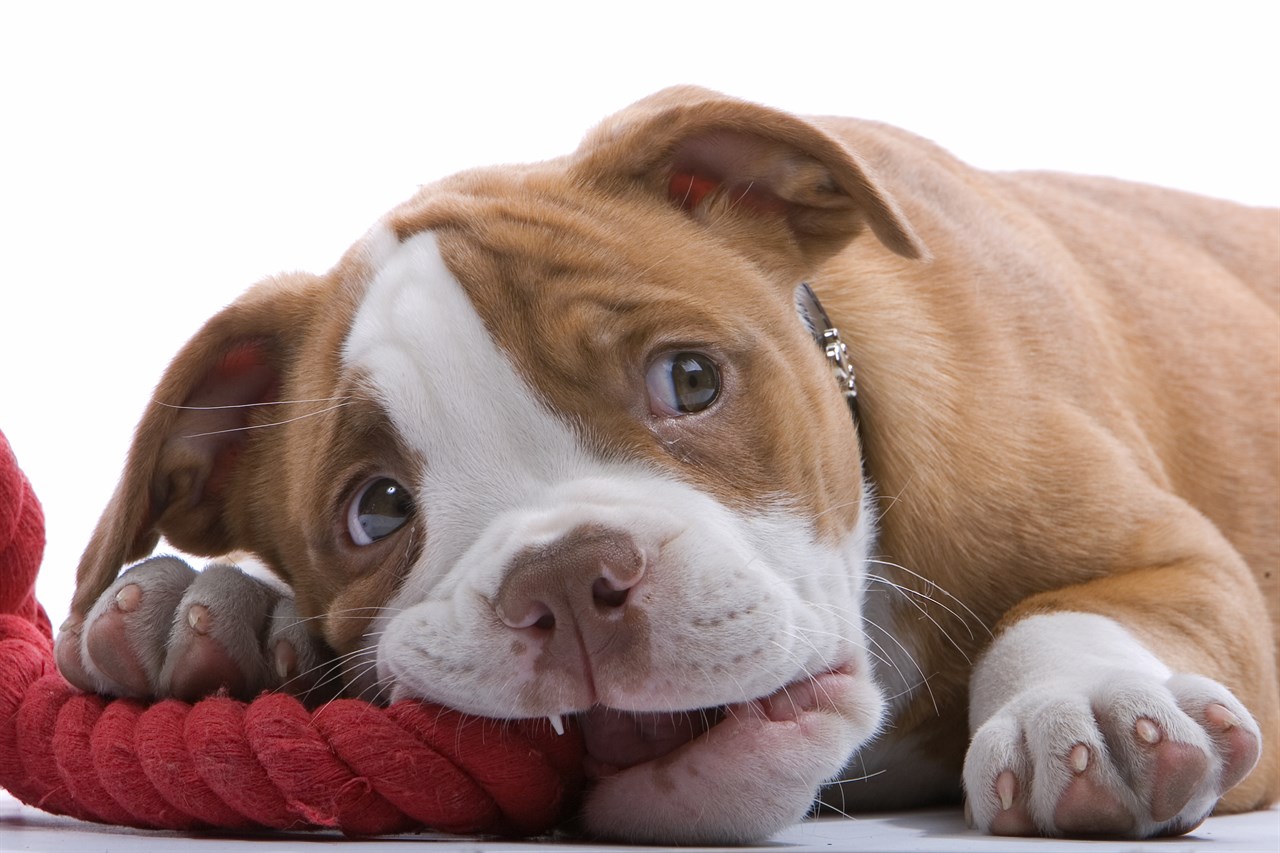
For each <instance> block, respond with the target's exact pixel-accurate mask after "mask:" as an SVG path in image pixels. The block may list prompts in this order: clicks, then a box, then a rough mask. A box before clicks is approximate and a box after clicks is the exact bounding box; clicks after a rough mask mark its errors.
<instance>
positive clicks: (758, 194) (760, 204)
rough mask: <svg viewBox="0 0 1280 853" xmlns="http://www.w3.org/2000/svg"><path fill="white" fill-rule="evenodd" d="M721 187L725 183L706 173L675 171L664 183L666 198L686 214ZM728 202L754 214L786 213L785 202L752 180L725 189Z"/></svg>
mask: <svg viewBox="0 0 1280 853" xmlns="http://www.w3.org/2000/svg"><path fill="white" fill-rule="evenodd" d="M723 186H724V182H723V181H720V180H719V179H716V178H712V177H710V176H708V175H701V174H695V173H693V172H684V171H678V172H676V173H675V174H673V175H672V176H671V181H670V183H669V184H668V185H667V197H668V198H670V199H671V201H672V202H673V203H675V204H676V205H677V206H678V207H680V208H681V209H682V210H684V211H685V212H686V213H692V212H693V211H694V210H696V209H697V208H698V205H700V204H702V202H703V200H704V199H706V197H707V196H708V195H709V194H711V193H713V192H715V191H716V190H719V189H720V188H721V187H723ZM725 193H726V197H727V198H728V200H729V202H730V203H731V204H734V205H737V206H740V207H745V208H747V209H748V210H752V211H755V212H757V213H769V214H777V215H781V214H784V213H786V212H787V203H786V202H785V201H783V200H782V199H780V198H778V196H776V195H774V194H773V192H772V191H770V190H769V188H768V187H766V186H764V185H757V184H756V183H755V182H747V183H744V184H737V185H734V186H732V187H729V188H728V189H727V190H725Z"/></svg>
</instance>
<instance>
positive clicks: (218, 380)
mask: <svg viewBox="0 0 1280 853" xmlns="http://www.w3.org/2000/svg"><path fill="white" fill-rule="evenodd" d="M276 381H277V377H276V372H275V370H274V369H273V368H272V367H271V366H270V364H268V362H267V356H266V349H265V347H264V346H263V345H262V343H261V342H259V341H245V342H243V343H239V344H236V345H235V346H233V347H231V348H230V349H228V350H227V351H226V353H224V354H223V356H222V358H220V359H218V362H217V363H216V364H215V365H214V367H213V369H212V370H210V371H209V375H208V376H207V377H205V380H204V382H202V383H201V384H200V386H199V387H198V388H196V390H195V392H194V393H192V395H191V397H190V398H189V399H188V400H187V401H186V405H189V406H252V405H254V404H255V403H265V402H267V401H269V400H270V399H271V398H272V397H273V396H274V391H275V386H276Z"/></svg>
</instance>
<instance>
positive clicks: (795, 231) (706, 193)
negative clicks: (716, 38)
mask: <svg viewBox="0 0 1280 853" xmlns="http://www.w3.org/2000/svg"><path fill="white" fill-rule="evenodd" d="M578 158H579V159H578V162H579V166H580V168H582V169H584V172H585V174H586V175H588V176H594V177H599V176H606V178H608V179H614V180H616V179H617V178H623V179H627V180H633V181H640V182H642V183H643V184H644V185H645V187H646V189H647V190H648V191H650V192H653V193H659V194H662V195H665V196H666V197H667V199H668V200H669V201H670V203H672V204H674V205H676V206H677V207H680V208H683V209H684V210H685V211H687V212H689V213H690V214H691V215H694V216H695V217H699V218H701V216H702V215H703V213H704V212H705V211H706V210H707V207H708V206H709V205H711V204H715V203H720V204H727V205H729V206H731V207H733V208H735V209H737V210H739V211H746V212H748V213H751V214H758V215H759V216H762V217H773V218H776V219H778V220H780V221H781V222H782V223H783V224H785V226H786V227H787V228H788V229H789V231H790V236H791V238H792V239H793V241H794V244H795V245H796V247H797V248H798V249H799V250H800V252H801V254H802V256H803V261H804V262H805V263H806V264H813V263H816V262H818V261H821V260H823V259H825V258H826V257H828V256H830V255H831V254H833V253H835V252H836V251H838V250H839V249H841V248H842V247H843V246H844V245H845V244H846V243H848V242H849V241H850V240H852V239H853V238H854V237H856V236H857V235H858V233H859V232H860V231H861V230H862V229H863V228H864V226H865V227H869V228H870V229H871V231H872V233H874V234H875V236H876V237H877V238H878V239H879V240H880V242H881V243H883V244H884V245H885V246H886V247H887V248H888V249H890V250H891V251H893V252H895V253H897V254H899V255H901V256H903V257H905V258H910V259H919V258H923V257H924V256H925V254H926V251H925V249H924V247H923V246H922V245H921V243H920V240H919V238H918V237H917V236H916V234H915V232H914V231H913V230H912V228H911V226H910V224H909V223H908V222H907V219H906V217H905V216H904V215H903V214H902V211H901V210H900V209H899V208H898V205H897V203H896V202H894V200H893V199H892V197H891V196H890V195H889V194H888V193H887V192H885V190H884V189H882V188H881V187H880V186H879V184H878V183H877V181H876V180H875V178H874V177H873V176H872V174H871V172H870V170H869V169H868V168H867V167H866V166H865V165H864V164H862V163H861V162H860V161H859V159H858V157H857V155H856V154H855V153H854V152H853V151H850V150H849V148H848V147H847V146H846V145H845V144H844V143H842V142H840V141H839V140H838V139H836V138H835V137H833V136H831V135H829V134H827V133H825V132H824V131H823V130H821V129H820V128H819V127H817V126H816V125H814V124H812V123H810V122H807V121H805V120H803V119H801V118H798V117H796V116H794V115H790V114H788V113H785V112H780V111H778V110H773V109H769V108H767V107H763V106H759V105H757V104H752V103H749V102H746V101H741V100H737V99H735V98H730V97H727V96H725V95H720V94H718V93H716V92H711V91H708V90H706V89H700V88H697V87H692V86H680V87H675V88H671V89H666V90H663V91H662V92H659V93H657V94H656V95H652V96H650V97H648V98H645V99H644V100H642V101H639V102H638V103H636V104H634V105H633V106H631V107H629V108H627V109H626V110H623V111H622V112H620V113H618V114H617V115H615V116H613V117H611V118H609V119H606V120H605V121H604V122H603V123H601V124H600V125H599V126H598V127H597V128H596V129H595V130H594V131H592V132H591V133H590V134H589V135H588V136H587V138H586V139H585V140H584V141H583V143H582V146H581V147H580V149H579V151H578Z"/></svg>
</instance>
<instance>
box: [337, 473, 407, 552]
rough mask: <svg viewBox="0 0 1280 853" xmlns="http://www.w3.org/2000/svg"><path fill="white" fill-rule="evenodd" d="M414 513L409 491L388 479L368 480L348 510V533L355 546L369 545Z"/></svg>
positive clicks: (397, 528)
mask: <svg viewBox="0 0 1280 853" xmlns="http://www.w3.org/2000/svg"><path fill="white" fill-rule="evenodd" d="M412 514H413V498H412V497H411V496H410V495H409V491H408V490H407V489H406V488H405V487H404V486H402V485H400V484H399V483H397V482H396V481H395V480H392V479H390V478H389V477H379V478H378V479H376V480H370V481H369V482H368V483H366V484H365V485H364V486H362V487H361V488H360V491H358V492H356V496H355V497H354V498H352V500H351V505H350V507H348V509H347V530H348V532H349V533H350V534H351V541H352V542H354V543H356V544H357V545H372V544H373V543H374V542H377V541H378V540H379V539H385V538H386V537H388V536H390V535H391V534H392V533H395V532H396V531H397V530H399V529H400V528H401V527H403V526H404V523H405V522H406V521H408V520H409V516H411V515H412Z"/></svg>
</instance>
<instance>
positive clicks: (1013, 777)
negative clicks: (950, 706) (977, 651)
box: [964, 670, 1261, 838]
mask: <svg viewBox="0 0 1280 853" xmlns="http://www.w3.org/2000/svg"><path fill="white" fill-rule="evenodd" d="M1260 745H1261V735H1260V733H1259V730H1258V726H1257V723H1256V722H1255V721H1254V719H1253V717H1252V716H1251V715H1250V714H1249V712H1248V711H1247V710H1246V709H1245V708H1244V706H1243V705H1242V704H1240V702H1239V701H1238V700H1237V699H1236V698H1235V696H1233V695H1232V694H1231V692H1230V691H1229V690H1227V689H1226V688H1225V687H1223V686H1222V685H1221V684H1219V683H1217V682H1216V681H1211V680H1210V679H1207V678H1203V677H1200V676H1196V675H1183V674H1177V675H1173V676H1172V677H1170V678H1168V679H1164V678H1161V677H1158V676H1154V675H1152V674H1150V673H1148V672H1142V671H1130V670H1120V671H1109V672H1108V671H1100V672H1097V673H1095V674H1093V675H1092V676H1091V677H1090V678H1089V680H1088V681H1087V682H1085V681H1083V680H1082V679H1080V678H1079V677H1076V678H1073V679H1067V678H1063V679H1061V680H1059V681H1048V682H1044V683H1040V684H1037V685H1035V686H1034V687H1030V688H1028V689H1026V690H1024V691H1023V692H1021V693H1019V694H1017V695H1016V696H1014V698H1013V699H1012V700H1011V701H1009V702H1008V703H1007V704H1005V705H1004V707H1003V708H1001V709H999V710H998V711H996V712H995V713H994V714H993V715H992V716H991V717H989V718H988V719H987V721H986V722H985V723H984V724H983V725H982V726H981V727H980V728H979V729H978V730H977V732H976V733H975V734H974V737H973V742H972V743H971V744H970V747H969V753H968V755H967V756H966V757H965V763H964V784H965V790H966V793H967V796H968V810H969V814H970V817H971V820H972V822H973V824H974V825H975V826H976V827H977V828H978V829H980V830H982V831H984V832H991V833H995V834H998V835H1051V836H1061V835H1070V836H1082V835H1105V836H1123V837H1128V838H1148V837H1151V836H1156V835H1174V834H1180V833H1184V832H1187V831H1189V830H1191V829H1193V828H1194V827H1195V826H1197V825H1198V824H1199V823H1200V822H1201V821H1203V820H1204V819H1205V817H1207V816H1208V814H1209V812H1210V811H1211V810H1212V809H1213V807H1214V805H1215V803H1217V801H1218V798H1219V797H1221V796H1222V795H1223V794H1224V793H1225V792H1226V791H1227V790H1229V789H1230V788H1232V787H1233V786H1234V785H1236V784H1237V783H1238V782H1240V781H1241V780H1242V779H1243V778H1244V777H1245V776H1246V775H1248V773H1249V771H1250V770H1252V769H1253V766H1254V764H1256V763H1257V760H1258V756H1259V753H1260Z"/></svg>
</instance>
